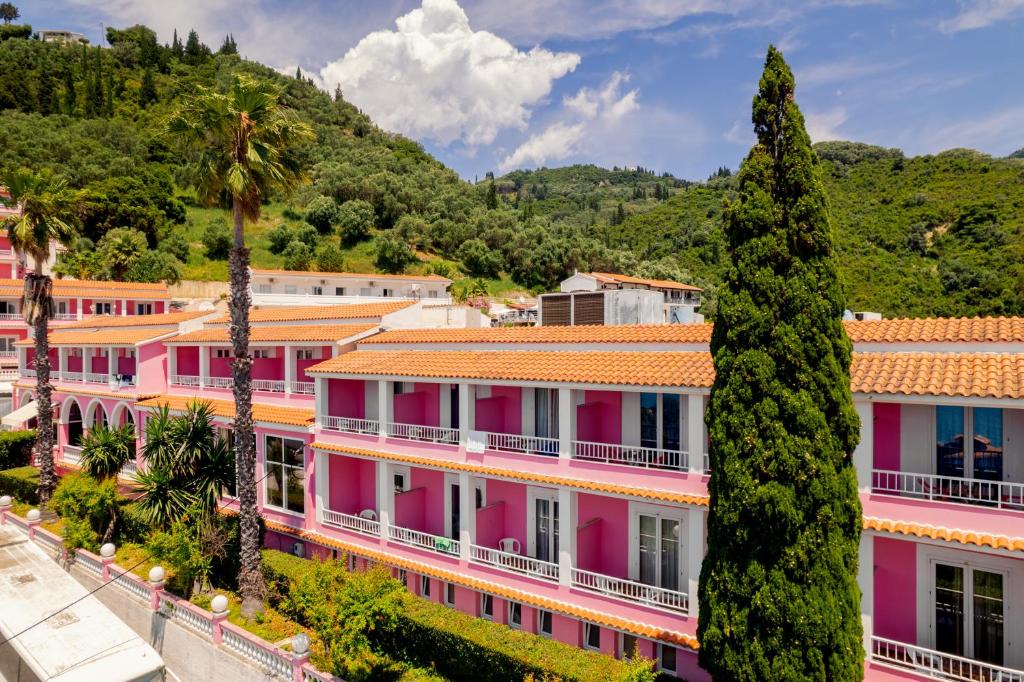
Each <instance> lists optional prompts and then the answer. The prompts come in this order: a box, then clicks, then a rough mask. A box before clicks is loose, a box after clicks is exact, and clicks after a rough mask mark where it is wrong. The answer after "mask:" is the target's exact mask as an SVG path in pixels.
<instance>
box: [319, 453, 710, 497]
mask: <svg viewBox="0 0 1024 682" xmlns="http://www.w3.org/2000/svg"><path fill="white" fill-rule="evenodd" d="M310 447H312V448H314V449H317V450H323V451H324V452H336V453H339V454H345V455H356V456H359V457H372V458H375V459H386V460H389V461H392V462H402V463H405V464H416V465H419V466H428V467H431V468H434V469H437V468H442V469H449V470H451V471H467V472H470V473H474V474H480V475H483V476H491V477H494V478H504V479H510V480H516V481H527V482H529V483H540V484H545V485H563V486H570V487H572V488H579V489H582V490H593V491H595V492H602V493H611V494H613V495H627V496H631V497H640V498H643V499H647V500H654V501H656V502H674V503H678V504H695V505H701V506H707V505H708V497H707V496H706V495H692V494H688V493H677V492H673V491H669V490H658V489H656V488H636V487H633V486H626V485H616V484H614V483H605V482H597V481H587V480H581V479H577V478H569V477H567V476H550V475H545V474H537V473H533V472H529V471H511V470H508V469H498V468H495V467H486V466H481V465H478V464H470V463H468V462H455V461H441V460H438V459H434V458H430V457H414V456H411V455H400V454H398V453H394V452H386V451H382V450H370V449H366V448H356V447H350V446H347V445H339V444H336V443H321V442H319V441H317V442H314V443H312V444H311V445H310Z"/></svg>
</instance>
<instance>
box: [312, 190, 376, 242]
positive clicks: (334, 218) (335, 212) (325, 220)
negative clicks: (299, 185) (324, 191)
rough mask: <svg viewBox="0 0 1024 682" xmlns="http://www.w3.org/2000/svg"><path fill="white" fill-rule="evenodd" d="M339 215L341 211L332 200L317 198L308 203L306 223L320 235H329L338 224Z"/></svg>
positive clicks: (322, 197)
mask: <svg viewBox="0 0 1024 682" xmlns="http://www.w3.org/2000/svg"><path fill="white" fill-rule="evenodd" d="M372 210H373V209H372V207H371V211H372ZM340 214H341V211H340V210H339V209H338V204H337V203H335V201H334V199H332V198H330V197H324V196H319V197H317V198H316V199H313V201H311V202H309V206H307V207H306V222H307V223H309V224H310V225H312V226H313V227H315V228H316V231H317V232H319V233H320V234H330V233H331V232H333V231H334V225H335V223H337V222H338V219H339V217H340Z"/></svg>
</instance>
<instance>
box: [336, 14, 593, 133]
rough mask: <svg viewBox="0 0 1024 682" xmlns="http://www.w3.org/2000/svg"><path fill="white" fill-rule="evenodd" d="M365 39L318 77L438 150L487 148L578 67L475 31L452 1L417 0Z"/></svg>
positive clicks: (559, 55)
mask: <svg viewBox="0 0 1024 682" xmlns="http://www.w3.org/2000/svg"><path fill="white" fill-rule="evenodd" d="M395 24H396V29H397V30H394V31H375V32H373V33H370V34H369V35H367V36H366V37H365V38H363V39H362V40H360V41H359V43H358V44H357V45H356V46H355V47H353V48H352V49H350V50H349V51H348V52H347V53H345V56H344V57H342V58H341V59H339V60H337V61H334V62H332V63H330V64H328V65H327V66H325V67H324V68H323V69H322V70H321V72H320V76H321V78H322V80H323V82H324V84H325V85H326V86H327V87H328V88H329V89H333V88H334V87H335V86H336V85H339V86H341V89H342V90H343V92H344V93H345V98H346V99H348V100H349V101H351V102H353V103H354V104H356V105H357V106H359V107H360V108H361V109H363V110H364V111H365V112H366V113H368V114H369V115H370V116H371V117H372V118H373V119H374V121H376V122H377V124H378V125H381V126H382V127H384V128H386V129H389V130H394V131H397V132H400V133H403V134H406V135H409V136H410V137H414V138H428V139H431V140H434V141H436V142H438V143H440V144H442V145H447V144H450V143H451V142H453V141H454V140H461V141H462V142H463V143H464V144H466V145H468V146H476V145H483V144H490V143H491V142H493V141H494V138H495V137H496V136H497V135H498V133H499V132H500V131H502V130H505V129H508V128H518V129H523V128H525V126H526V123H527V121H528V120H529V118H530V113H531V109H532V107H533V106H534V105H537V104H539V103H541V102H543V100H544V99H545V98H546V97H547V96H548V95H549V94H550V93H551V87H552V84H553V83H554V81H555V80H557V79H558V78H561V77H562V76H564V75H565V74H567V73H569V72H570V71H572V70H573V69H575V68H576V66H577V65H578V64H579V63H580V57H579V55H577V54H574V53H571V52H551V51H550V50H546V49H543V48H541V47H534V48H532V49H531V50H529V51H526V52H524V51H521V50H518V49H517V48H516V47H515V46H513V45H512V44H511V43H509V42H508V41H507V40H505V39H503V38H501V37H499V36H497V35H495V34H493V33H489V32H487V31H474V30H473V29H472V28H471V27H470V24H469V18H468V17H467V16H466V13H465V12H464V11H463V10H462V8H461V7H460V6H459V4H458V3H457V2H456V0H423V5H422V6H421V7H420V8H418V9H415V10H413V11H411V12H409V13H408V14H405V15H403V16H401V17H399V18H398V19H396V20H395Z"/></svg>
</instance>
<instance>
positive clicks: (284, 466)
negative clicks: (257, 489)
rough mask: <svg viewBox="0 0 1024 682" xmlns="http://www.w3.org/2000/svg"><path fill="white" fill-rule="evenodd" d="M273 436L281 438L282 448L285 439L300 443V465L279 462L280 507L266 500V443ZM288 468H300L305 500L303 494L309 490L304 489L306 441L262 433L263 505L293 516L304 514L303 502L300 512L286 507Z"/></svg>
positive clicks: (268, 478)
mask: <svg viewBox="0 0 1024 682" xmlns="http://www.w3.org/2000/svg"><path fill="white" fill-rule="evenodd" d="M273 438H277V439H279V440H281V447H282V449H283V448H284V442H285V441H292V442H295V443H300V444H301V445H302V466H295V465H293V464H285V463H284V462H279V464H281V501H282V502H283V504H284V506H281V507H279V506H277V505H275V504H271V503H270V502H269V501H268V500H269V497H268V494H267V484H268V482H269V480H270V476H269V474H268V473H267V467H268V465H269V462H268V461H267V443H268V442H269V441H270V440H271V439H273ZM282 451H283V450H282ZM288 469H301V470H302V496H303V500H305V496H306V494H307V493H308V492H309V491H308V490H307V489H306V485H307V484H308V481H306V442H305V441H304V440H302V439H301V438H288V437H285V436H275V435H272V434H269V433H265V434H263V506H265V507H268V508H269V509H273V510H275V511H278V512H281V513H282V514H291V515H293V516H305V515H306V514H305V504H303V511H301V512H297V511H295V510H293V509H289V508H288V488H287V486H288Z"/></svg>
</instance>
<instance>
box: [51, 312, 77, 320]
mask: <svg viewBox="0 0 1024 682" xmlns="http://www.w3.org/2000/svg"><path fill="white" fill-rule="evenodd" d="M52 319H54V320H57V321H59V322H71V321H72V320H77V319H78V315H77V314H75V313H54V314H53V318H52Z"/></svg>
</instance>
